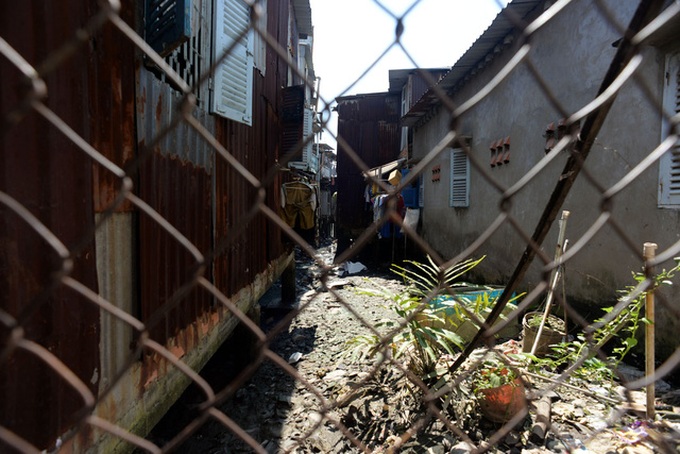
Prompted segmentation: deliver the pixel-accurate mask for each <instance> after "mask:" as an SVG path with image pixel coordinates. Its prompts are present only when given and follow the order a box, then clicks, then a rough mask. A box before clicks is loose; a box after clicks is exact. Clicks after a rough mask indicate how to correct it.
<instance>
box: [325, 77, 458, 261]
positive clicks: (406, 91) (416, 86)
mask: <svg viewBox="0 0 680 454" xmlns="http://www.w3.org/2000/svg"><path fill="white" fill-rule="evenodd" d="M446 72H447V69H444V68H431V69H399V70H390V71H389V90H388V91H387V92H385V93H370V94H362V95H355V96H343V97H339V98H337V103H338V105H337V111H338V137H339V139H340V140H338V158H337V161H338V162H337V166H338V171H337V172H338V184H337V191H338V195H337V208H336V211H337V220H336V235H337V240H338V244H337V254H338V255H340V254H342V253H343V252H344V251H346V250H347V249H348V248H350V247H351V246H352V244H353V243H354V241H356V240H357V239H358V238H359V237H360V236H361V235H362V233H363V232H364V231H365V230H366V229H368V228H369V227H370V229H372V230H375V232H373V233H375V235H374V236H375V237H374V238H373V240H374V241H373V242H372V243H371V246H370V247H369V252H368V253H367V254H362V253H361V251H359V255H356V256H354V257H353V260H357V259H362V256H363V259H365V260H371V258H378V259H379V260H383V259H385V258H386V259H388V260H392V261H393V259H394V258H395V257H396V256H395V254H394V252H395V248H399V249H400V250H401V251H402V252H401V254H403V246H404V245H405V240H406V239H405V238H404V236H403V235H402V234H401V232H400V229H399V228H398V227H397V226H395V225H394V224H393V223H392V222H390V221H388V222H384V223H383V222H382V221H381V218H382V215H381V213H384V206H385V205H384V204H382V203H381V202H384V201H386V200H387V195H386V193H385V191H384V190H383V189H382V188H381V187H380V186H379V185H377V184H375V182H376V181H378V180H380V181H382V182H383V183H385V184H388V185H390V186H395V185H397V184H399V181H400V180H401V178H402V176H403V175H404V174H406V173H408V169H409V167H410V158H411V147H410V143H411V136H410V134H409V130H408V128H403V127H401V126H400V125H399V117H400V116H401V115H403V114H405V113H406V112H407V111H408V110H409V108H410V107H411V105H412V104H413V103H414V102H415V101H417V100H418V99H419V98H420V97H421V96H422V95H423V94H424V93H425V92H426V91H427V89H428V87H430V86H431V85H432V84H434V83H435V82H436V81H437V80H439V78H440V77H441V76H442V75H443V74H445V73H446ZM348 151H349V152H351V153H354V154H356V156H357V157H358V158H359V159H360V160H361V161H362V162H363V164H365V165H366V167H367V168H361V167H360V166H358V165H357V164H356V163H355V162H354V159H353V158H352V157H351V156H350V155H348V154H347V152H348ZM390 180H391V181H390ZM418 191H419V185H418V183H417V181H416V182H414V184H413V185H412V186H408V187H405V188H403V189H402V191H400V193H399V195H398V197H399V198H398V200H397V209H398V210H400V211H401V213H403V214H404V215H405V214H406V213H407V212H409V211H408V210H413V214H414V218H415V223H416V224H417V216H418V214H417V211H418V203H419V202H418ZM376 207H377V208H376ZM381 207H383V211H382V212H381V211H379V210H380V208H381ZM410 213H411V212H409V214H410ZM409 217H410V216H409ZM372 223H373V224H375V225H373V226H371V224H372ZM397 237H398V241H395V239H396V238H397ZM376 240H377V241H376ZM381 240H382V241H381ZM381 243H383V244H381Z"/></svg>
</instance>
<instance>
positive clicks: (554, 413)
mask: <svg viewBox="0 0 680 454" xmlns="http://www.w3.org/2000/svg"><path fill="white" fill-rule="evenodd" d="M319 254H320V255H321V257H323V259H324V261H325V262H326V263H331V262H332V259H333V255H334V249H333V245H329V246H327V247H325V248H321V249H320V250H319ZM297 260H298V270H297V276H296V278H297V285H298V295H299V298H298V299H299V300H298V301H297V302H296V305H295V307H296V308H299V309H301V311H300V313H298V314H297V315H296V316H295V318H293V319H292V321H291V322H290V323H288V324H285V325H281V326H280V327H282V328H283V329H282V330H281V332H280V334H279V335H278V336H277V337H276V338H275V339H274V341H273V342H272V343H271V349H272V350H273V351H274V352H276V353H277V354H278V355H279V356H280V357H281V358H283V359H284V360H285V361H286V362H287V363H288V364H289V365H290V366H291V367H293V368H294V369H295V371H296V373H297V374H298V377H296V378H294V377H292V376H291V375H289V374H288V373H287V372H286V371H284V370H282V369H281V368H280V367H279V366H278V365H275V364H274V363H273V362H271V361H269V360H267V359H265V360H264V361H263V362H262V364H261V365H260V367H259V369H258V371H257V372H256V373H255V374H254V375H253V376H252V377H251V378H250V379H249V380H248V381H247V382H246V383H245V384H244V386H242V387H240V389H239V390H238V391H237V392H236V393H235V395H234V396H233V398H232V399H230V400H228V401H227V402H225V403H224V404H223V405H222V407H221V410H222V411H223V412H224V413H225V414H227V415H228V416H229V417H230V418H231V419H233V420H234V421H235V422H236V423H237V424H238V425H239V426H240V427H241V428H243V429H244V430H245V432H246V433H247V434H248V435H249V436H250V437H252V438H253V439H254V440H256V441H257V442H258V443H259V444H260V445H261V446H262V447H263V448H264V449H265V450H266V451H267V452H271V453H275V452H299V453H314V452H316V453H345V452H362V450H365V451H367V452H391V450H393V448H394V446H399V449H397V450H396V451H398V452H413V453H416V452H423V453H425V452H427V453H467V452H473V451H475V450H478V449H482V450H484V449H488V451H489V452H503V453H505V452H510V453H542V452H579V453H586V452H592V453H628V454H632V453H651V452H680V451H678V450H677V449H678V446H680V415H679V414H678V413H679V410H680V407H679V405H680V402H679V400H680V397H677V396H680V394H679V393H678V392H677V391H676V390H674V389H673V388H672V387H671V386H670V385H667V384H665V383H658V384H657V396H662V397H664V398H659V399H658V400H657V402H658V409H659V411H658V413H659V415H660V416H659V417H657V420H656V421H653V422H650V421H647V420H645V419H644V417H643V416H642V415H641V414H636V413H635V412H632V411H625V410H624V409H622V408H621V405H620V404H617V403H614V402H615V400H616V399H617V396H618V394H620V393H621V388H620V387H618V388H617V387H616V386H612V387H609V386H606V385H604V386H600V385H598V384H592V383H578V382H573V383H571V386H569V387H567V386H556V385H554V384H553V383H551V382H549V381H546V380H543V379H537V378H535V377H528V381H529V386H530V389H529V390H528V393H529V396H530V397H531V396H532V395H534V394H531V393H532V392H535V391H537V390H545V389H546V388H550V389H551V392H550V393H548V394H547V395H548V396H549V401H550V403H549V404H548V406H549V408H550V421H551V425H550V426H549V429H548V432H547V436H545V437H544V438H543V437H540V436H537V435H536V433H534V432H535V431H536V424H535V423H536V421H537V413H536V406H537V401H532V400H530V406H529V410H530V411H529V414H528V415H527V416H526V417H525V418H524V419H522V420H521V421H520V422H519V423H518V424H516V425H515V426H514V427H503V425H502V424H498V423H492V422H489V421H488V420H486V419H485V418H483V417H482V416H481V415H480V412H479V408H478V406H477V403H476V401H475V399H474V398H473V397H472V395H471V393H469V391H468V390H466V388H465V386H464V385H461V386H460V387H459V388H458V389H457V390H455V391H454V392H453V393H452V394H451V395H450V397H451V399H449V401H448V402H447V404H445V405H444V406H442V405H441V404H439V405H437V406H436V410H437V411H438V412H439V414H440V415H441V417H440V418H437V417H431V414H432V413H431V412H430V413H428V412H427V411H426V410H427V409H426V408H425V406H424V405H423V400H422V396H423V394H422V392H421V391H420V390H419V389H418V388H417V386H415V385H414V383H413V382H412V381H411V380H409V379H408V378H407V377H406V376H405V375H404V373H403V372H402V371H400V370H399V369H398V368H396V367H393V366H387V365H383V366H382V367H379V368H374V364H375V360H374V359H373V360H366V359H364V360H358V359H356V358H353V357H352V355H351V354H350V353H351V349H350V348H349V346H348V343H347V342H348V340H350V339H353V338H355V337H356V336H357V335H359V334H367V333H369V328H368V327H367V326H368V325H369V324H370V325H375V324H376V323H377V322H380V321H384V320H386V319H393V320H394V319H396V318H397V316H396V314H395V313H394V311H392V310H391V309H388V308H386V307H385V305H384V301H381V300H380V299H379V298H376V297H374V296H368V295H365V294H362V293H361V292H359V291H358V289H360V288H365V287H372V288H380V289H388V290H391V291H393V292H400V291H403V289H404V287H403V284H402V282H401V281H400V280H398V279H396V276H394V275H393V274H391V273H389V271H388V270H364V271H363V272H361V273H358V274H352V275H344V276H340V275H333V276H331V277H330V279H329V280H328V282H327V284H328V286H330V287H332V288H333V289H334V291H335V292H337V294H338V295H339V296H340V297H341V298H340V300H339V299H338V298H337V297H336V296H335V295H333V294H332V293H331V292H329V291H324V290H323V288H322V286H321V284H320V282H319V281H318V268H317V267H316V266H315V265H314V264H313V263H312V262H311V261H310V260H308V259H306V258H305V257H304V256H303V255H301V254H299V255H298V258H297ZM341 272H342V270H341V269H338V273H341ZM279 291H280V290H279V289H277V288H276V286H275V288H273V289H272V290H271V291H270V292H269V293H268V295H266V296H265V297H264V298H263V299H262V301H261V325H262V327H263V329H264V330H265V331H268V330H271V329H273V328H275V327H276V326H277V323H279V322H280V320H281V317H283V316H285V315H286V314H289V313H290V310H291V308H290V307H282V306H281V301H280V297H279V296H278V295H279V293H278V292H279ZM343 302H346V303H348V304H349V308H350V309H351V310H350V309H348V308H346V307H345V305H344V304H343ZM232 345H233V344H232ZM518 345H519V344H518V340H517V339H511V340H509V341H508V343H506V344H504V348H506V349H516V348H518ZM252 358H253V357H252V354H244V355H237V356H234V355H233V349H232V350H231V353H224V352H222V353H218V354H217V355H216V357H215V358H214V359H213V361H211V363H210V364H209V365H208V366H207V367H206V369H205V370H204V371H203V372H202V375H203V376H204V377H206V379H207V380H208V381H209V382H210V383H211V385H212V386H213V387H214V388H215V389H217V390H219V389H222V388H224V386H226V385H227V384H228V383H229V381H230V380H231V379H232V378H233V376H234V375H235V373H236V372H237V371H238V370H239V368H240V367H241V366H242V365H244V364H247V363H248V361H251V360H252ZM444 359H446V358H444ZM628 373H630V374H631V375H633V376H634V375H635V374H637V373H639V372H637V371H636V370H635V369H634V368H629V369H628ZM612 396H613V397H612ZM633 397H634V398H635V399H636V401H638V403H640V404H644V401H645V398H644V395H643V394H642V393H635V394H634V395H633ZM198 401H200V398H198V397H197V396H196V395H195V393H194V394H192V392H191V390H189V391H188V392H187V394H186V395H185V396H184V397H183V398H182V399H181V400H180V402H178V404H177V405H176V406H175V408H173V410H171V412H170V413H169V414H168V416H167V417H166V419H165V420H164V421H163V423H161V424H159V426H158V427H157V428H156V430H154V433H153V434H152V435H151V436H150V437H149V438H150V439H151V440H152V441H154V442H156V443H157V444H159V445H162V444H163V443H164V441H167V439H169V438H171V437H172V436H173V435H174V434H176V433H177V431H178V430H179V429H181V428H182V427H183V426H184V425H185V424H187V423H188V422H189V421H190V420H191V418H192V417H193V416H195V412H194V408H195V406H196V402H198ZM336 402H342V403H341V404H336ZM545 404H546V401H545V399H544V400H543V405H544V408H545ZM454 426H455V427H454ZM414 429H417V430H414ZM405 434H406V435H405ZM352 438H353V439H354V441H355V442H356V443H360V444H361V447H358V446H357V445H356V444H355V443H352V441H350V440H351V439H352ZM653 440H666V446H665V450H664V448H663V447H662V448H659V447H658V446H657V444H655V443H653ZM252 451H253V449H252V448H251V447H250V446H248V445H247V444H246V443H245V442H244V441H243V440H242V439H241V438H239V437H238V436H236V435H234V434H233V433H232V432H231V431H229V430H228V429H226V428H225V427H224V426H223V425H221V424H219V423H217V422H215V421H208V422H207V423H206V424H204V425H203V426H202V427H201V428H200V429H199V430H198V431H197V432H195V434H194V435H193V436H192V437H191V439H189V440H188V441H187V442H185V443H184V444H183V445H182V446H181V448H180V449H179V452H186V453H245V452H252Z"/></svg>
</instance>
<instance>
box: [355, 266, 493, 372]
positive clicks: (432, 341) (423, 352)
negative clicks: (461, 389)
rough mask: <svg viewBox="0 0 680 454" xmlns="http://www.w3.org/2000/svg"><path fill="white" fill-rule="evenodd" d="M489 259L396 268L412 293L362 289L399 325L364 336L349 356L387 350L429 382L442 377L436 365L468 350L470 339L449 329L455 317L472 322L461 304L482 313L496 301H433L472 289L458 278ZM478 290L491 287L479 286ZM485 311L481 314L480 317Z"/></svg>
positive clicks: (481, 298) (483, 297) (385, 325)
mask: <svg viewBox="0 0 680 454" xmlns="http://www.w3.org/2000/svg"><path fill="white" fill-rule="evenodd" d="M483 259H484V257H481V258H479V259H469V260H465V261H463V262H459V263H456V264H454V265H452V266H451V267H449V268H447V269H445V270H443V271H442V272H440V270H439V267H438V266H437V265H436V264H435V263H434V261H433V260H432V259H431V258H430V257H428V263H420V262H416V261H407V263H409V264H411V265H412V268H405V267H402V266H399V265H393V266H392V268H391V270H392V272H394V273H395V274H396V275H398V276H400V277H401V278H402V279H403V280H404V282H405V283H406V284H407V286H408V287H407V290H406V291H404V292H401V293H393V292H390V291H389V290H387V289H374V288H362V289H358V290H357V291H358V292H359V293H361V294H364V295H370V296H374V297H378V298H381V299H383V300H384V301H385V302H386V303H385V305H386V307H388V308H390V309H391V310H393V311H394V312H395V313H396V314H397V315H398V316H399V321H398V322H395V321H391V320H386V321H382V322H379V323H377V324H376V325H375V327H376V329H377V330H378V331H379V332H380V333H381V334H380V336H379V335H376V334H368V335H360V336H356V337H355V338H353V339H351V340H350V341H349V344H350V347H351V348H350V353H351V354H352V355H353V356H354V357H355V358H356V357H357V356H360V357H373V356H374V355H376V354H377V353H378V352H380V351H385V350H386V351H387V352H388V354H390V355H391V356H392V357H393V358H395V359H404V360H405V362H406V363H407V364H408V366H409V368H410V369H411V370H412V371H413V372H414V373H416V374H418V375H419V376H421V377H423V378H424V379H427V380H429V379H434V378H436V376H437V372H436V366H437V362H438V361H439V358H440V357H441V355H443V354H451V355H452V354H454V353H455V352H456V351H460V350H462V349H463V348H464V347H465V340H464V339H463V338H462V337H461V336H460V335H458V334H457V333H456V332H455V331H454V330H453V329H449V327H452V328H455V326H451V324H450V314H451V313H453V312H456V314H457V315H458V316H459V317H460V319H462V320H467V318H468V317H467V315H466V314H465V311H463V310H461V308H460V304H461V301H462V302H463V303H464V304H466V307H469V310H472V311H477V310H480V311H481V310H482V309H483V308H485V307H488V306H490V305H491V304H492V302H493V301H494V300H493V299H492V300H490V299H489V297H488V295H484V294H482V295H478V296H477V297H476V298H475V301H474V302H471V301H470V299H469V298H467V299H465V298H462V297H458V296H456V299H448V298H442V299H437V302H436V304H433V301H432V300H433V299H434V298H437V297H438V296H440V295H444V294H447V293H448V292H449V291H450V290H451V289H455V288H461V287H466V288H470V287H471V286H470V284H467V283H464V282H460V281H459V279H460V278H461V277H462V276H463V275H464V274H465V273H467V272H468V271H470V270H472V269H473V268H474V267H475V266H477V265H478V264H479V263H480V262H481V261H482V260H483ZM475 288H486V287H478V286H475ZM479 313H480V312H477V314H479Z"/></svg>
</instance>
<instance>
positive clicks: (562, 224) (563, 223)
mask: <svg viewBox="0 0 680 454" xmlns="http://www.w3.org/2000/svg"><path fill="white" fill-rule="evenodd" d="M567 219H569V211H567V210H564V211H562V217H561V218H560V220H559V221H558V225H559V228H560V231H559V234H558V236H557V245H556V246H555V261H556V262H557V261H558V260H559V258H560V257H561V256H562V252H564V237H565V236H566V233H567ZM560 268H562V266H561V265H560V266H557V267H555V269H554V270H553V271H552V275H551V277H550V284H549V287H548V296H547V298H546V302H545V311H544V312H543V319H542V320H541V325H540V326H539V327H538V332H537V333H536V338H535V339H534V345H532V346H531V354H532V355H533V354H535V353H536V347H537V346H538V341H539V339H540V338H541V334H542V333H543V327H544V326H545V321H546V320H547V318H548V316H549V315H550V307H551V305H552V299H553V295H554V294H555V287H556V286H557V281H558V280H559V277H560Z"/></svg>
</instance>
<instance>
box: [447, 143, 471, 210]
mask: <svg viewBox="0 0 680 454" xmlns="http://www.w3.org/2000/svg"><path fill="white" fill-rule="evenodd" d="M449 205H450V206H452V207H468V206H470V160H469V159H468V155H467V154H465V152H464V151H463V150H462V149H460V148H455V149H453V150H451V196H450V199H449Z"/></svg>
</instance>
